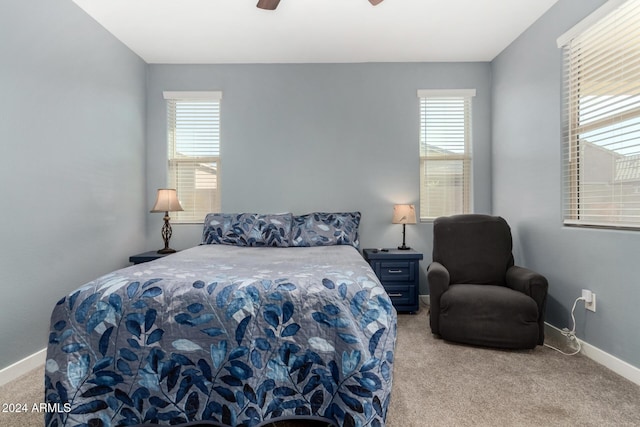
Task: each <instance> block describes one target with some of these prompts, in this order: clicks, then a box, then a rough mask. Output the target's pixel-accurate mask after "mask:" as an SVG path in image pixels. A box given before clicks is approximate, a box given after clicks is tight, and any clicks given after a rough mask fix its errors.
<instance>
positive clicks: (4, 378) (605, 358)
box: [0, 295, 640, 386]
mask: <svg viewBox="0 0 640 427" xmlns="http://www.w3.org/2000/svg"><path fill="white" fill-rule="evenodd" d="M420 300H421V302H422V303H424V304H426V305H429V295H420ZM545 326H546V327H547V328H546V330H545V333H550V334H554V335H555V334H557V337H559V338H560V339H562V338H564V337H563V336H562V333H561V332H560V330H559V329H558V328H556V327H555V326H553V325H550V324H548V323H545ZM580 343H581V345H582V350H581V353H582V354H584V355H585V356H587V357H588V358H589V359H591V360H593V361H595V362H597V363H599V364H601V365H603V366H604V367H606V368H608V369H611V370H612V371H613V372H615V373H616V374H618V375H620V376H622V377H624V378H626V379H628V380H629V381H632V382H634V383H636V384H638V385H640V368H637V367H635V366H633V365H631V364H629V363H627V362H625V361H624V360H620V359H618V358H617V357H615V356H613V355H611V354H609V353H607V352H605V351H602V350H600V349H599V348H597V347H595V346H593V345H591V344H589V343H587V342H584V341H582V340H580ZM46 357H47V349H46V348H43V349H42V350H40V351H38V352H36V353H33V354H32V355H30V356H27V357H25V358H24V359H22V360H20V361H18V362H16V363H14V364H13V365H10V366H7V367H6V368H4V369H2V370H0V386H3V385H5V384H7V383H8V382H10V381H13V380H15V379H17V378H19V377H20V376H22V375H24V374H26V373H27V372H29V371H31V370H33V369H36V368H37V367H39V366H42V365H44V363H45V362H46Z"/></svg>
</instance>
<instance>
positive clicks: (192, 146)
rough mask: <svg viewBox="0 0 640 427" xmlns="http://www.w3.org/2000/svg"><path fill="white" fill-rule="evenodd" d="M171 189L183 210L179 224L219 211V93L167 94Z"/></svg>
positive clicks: (175, 217) (174, 214) (176, 215)
mask: <svg viewBox="0 0 640 427" xmlns="http://www.w3.org/2000/svg"><path fill="white" fill-rule="evenodd" d="M164 97H165V99H166V100H167V127H168V160H169V166H168V186H169V188H175V189H176V190H177V193H178V199H179V200H180V203H181V204H182V208H183V209H184V211H182V212H172V214H171V217H172V219H173V221H174V222H177V223H201V222H203V221H204V217H205V216H206V214H207V213H209V212H219V211H220V100H221V98H222V96H221V93H220V92H165V93H164Z"/></svg>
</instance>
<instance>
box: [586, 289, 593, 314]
mask: <svg viewBox="0 0 640 427" xmlns="http://www.w3.org/2000/svg"><path fill="white" fill-rule="evenodd" d="M584 308H586V309H587V310H590V311H593V312H595V311H596V294H594V293H593V292H592V293H591V302H587V301H585V302H584Z"/></svg>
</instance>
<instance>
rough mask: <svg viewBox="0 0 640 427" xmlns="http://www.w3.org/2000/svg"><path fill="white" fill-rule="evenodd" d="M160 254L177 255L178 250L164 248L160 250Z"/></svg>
mask: <svg viewBox="0 0 640 427" xmlns="http://www.w3.org/2000/svg"><path fill="white" fill-rule="evenodd" d="M158 253H159V254H174V253H176V250H175V249H171V248H163V249H160V250H159V251H158Z"/></svg>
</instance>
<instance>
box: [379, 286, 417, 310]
mask: <svg viewBox="0 0 640 427" xmlns="http://www.w3.org/2000/svg"><path fill="white" fill-rule="evenodd" d="M384 290H385V291H387V295H389V298H390V299H391V302H392V303H393V305H394V306H397V307H401V306H412V305H414V304H415V300H416V287H415V286H414V285H413V284H397V283H385V285H384Z"/></svg>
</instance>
